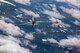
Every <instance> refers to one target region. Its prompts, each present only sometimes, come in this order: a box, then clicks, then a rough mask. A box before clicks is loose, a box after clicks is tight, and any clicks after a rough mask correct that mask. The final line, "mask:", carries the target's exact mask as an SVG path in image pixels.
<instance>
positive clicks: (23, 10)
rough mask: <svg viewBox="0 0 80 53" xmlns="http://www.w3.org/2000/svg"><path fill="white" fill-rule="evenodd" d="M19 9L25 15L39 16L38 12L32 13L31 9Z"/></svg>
mask: <svg viewBox="0 0 80 53" xmlns="http://www.w3.org/2000/svg"><path fill="white" fill-rule="evenodd" d="M20 10H21V11H22V12H23V13H24V14H25V15H29V16H33V17H40V16H39V14H36V13H34V12H33V11H30V10H26V9H23V8H20Z"/></svg>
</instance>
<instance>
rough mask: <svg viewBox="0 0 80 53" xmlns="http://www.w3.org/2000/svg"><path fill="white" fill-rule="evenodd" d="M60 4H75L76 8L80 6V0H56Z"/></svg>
mask: <svg viewBox="0 0 80 53" xmlns="http://www.w3.org/2000/svg"><path fill="white" fill-rule="evenodd" d="M56 1H58V2H65V3H68V4H73V5H75V6H78V7H79V6H80V0H56Z"/></svg>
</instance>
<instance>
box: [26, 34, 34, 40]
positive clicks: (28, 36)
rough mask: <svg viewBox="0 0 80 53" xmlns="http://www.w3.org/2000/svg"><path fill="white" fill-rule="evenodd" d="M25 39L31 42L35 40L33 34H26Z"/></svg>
mask: <svg viewBox="0 0 80 53" xmlns="http://www.w3.org/2000/svg"><path fill="white" fill-rule="evenodd" d="M25 38H27V39H29V40H33V39H34V36H33V34H32V33H26V34H25Z"/></svg>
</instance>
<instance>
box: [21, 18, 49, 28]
mask: <svg viewBox="0 0 80 53" xmlns="http://www.w3.org/2000/svg"><path fill="white" fill-rule="evenodd" d="M43 22H49V21H38V20H36V18H34V17H32V19H31V20H29V22H26V23H23V24H20V25H26V24H29V25H30V24H31V25H32V26H35V25H38V24H39V23H43Z"/></svg>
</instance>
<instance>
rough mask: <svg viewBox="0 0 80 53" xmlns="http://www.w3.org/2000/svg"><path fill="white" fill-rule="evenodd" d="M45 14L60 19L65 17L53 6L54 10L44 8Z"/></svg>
mask: <svg viewBox="0 0 80 53" xmlns="http://www.w3.org/2000/svg"><path fill="white" fill-rule="evenodd" d="M42 13H43V14H46V15H48V16H50V17H54V18H58V19H62V18H65V17H64V16H62V15H61V14H60V13H59V12H58V11H57V10H56V8H52V10H44V11H42Z"/></svg>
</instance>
